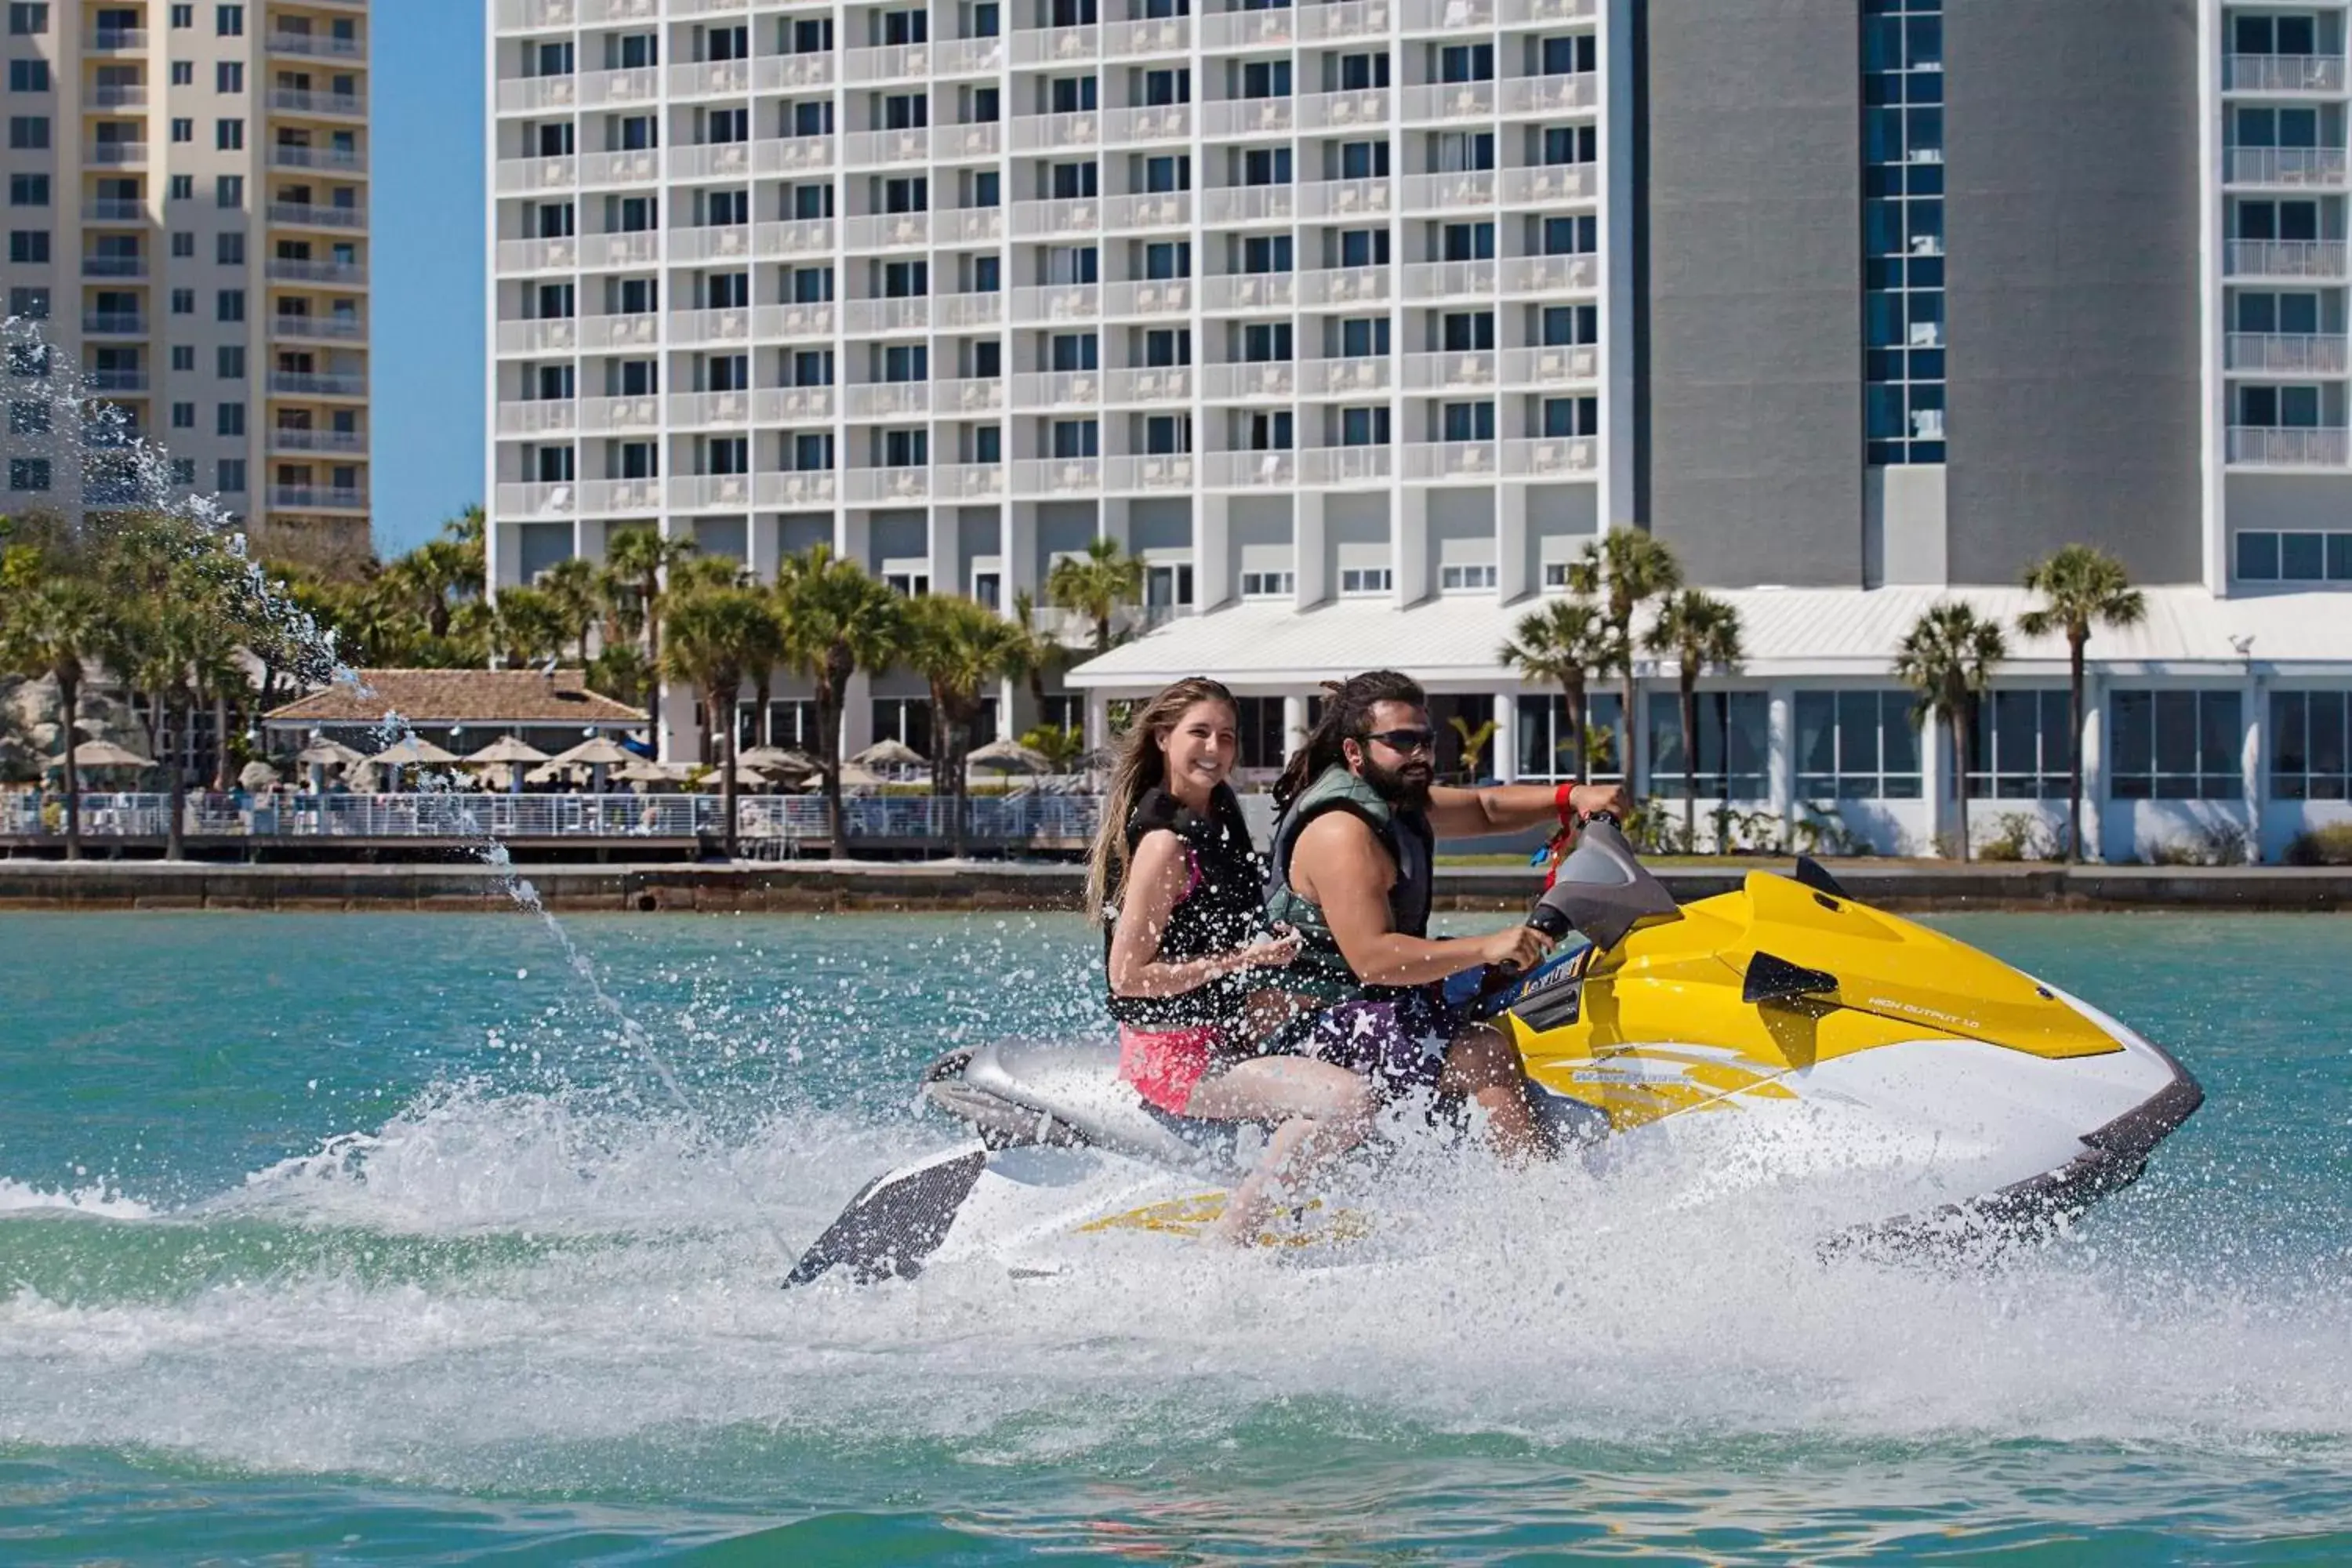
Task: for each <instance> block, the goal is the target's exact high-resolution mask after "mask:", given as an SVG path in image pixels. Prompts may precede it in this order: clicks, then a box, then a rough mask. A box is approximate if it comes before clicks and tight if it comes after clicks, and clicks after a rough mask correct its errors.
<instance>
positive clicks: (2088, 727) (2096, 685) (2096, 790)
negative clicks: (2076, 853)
mask: <svg viewBox="0 0 2352 1568" xmlns="http://www.w3.org/2000/svg"><path fill="white" fill-rule="evenodd" d="M2106 799H2107V687H2106V682H2105V681H2104V680H2101V679H2099V678H2098V676H2097V675H2095V674H2094V673H2093V672H2091V671H2089V670H2085V671H2084V672H2083V858H2084V860H2086V861H2094V860H2105V858H2107V839H2106V830H2107V815H2106Z"/></svg>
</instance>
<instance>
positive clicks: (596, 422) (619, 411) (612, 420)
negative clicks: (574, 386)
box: [580, 394, 662, 433]
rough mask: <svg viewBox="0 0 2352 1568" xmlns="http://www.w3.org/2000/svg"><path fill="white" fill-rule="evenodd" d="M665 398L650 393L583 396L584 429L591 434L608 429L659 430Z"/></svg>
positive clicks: (582, 422) (581, 408)
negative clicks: (662, 399)
mask: <svg viewBox="0 0 2352 1568" xmlns="http://www.w3.org/2000/svg"><path fill="white" fill-rule="evenodd" d="M661 416H662V405H661V399H660V398H658V397H656V396H654V395H650V394H646V395H641V396H637V397H583V398H582V399H581V400H580V427H581V428H582V429H583V430H586V431H589V432H591V433H601V432H604V431H608V430H658V429H659V428H661Z"/></svg>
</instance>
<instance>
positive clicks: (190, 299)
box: [172, 289, 196, 369]
mask: <svg viewBox="0 0 2352 1568" xmlns="http://www.w3.org/2000/svg"><path fill="white" fill-rule="evenodd" d="M195 313H196V291H195V290H194V289H173V290H172V314H173V315H175V316H193V315H194V314H195ZM188 352H189V353H195V352H196V351H195V350H194V349H190V350H189V351H188ZM189 368H192V369H193V368H194V367H193V366H191V367H189Z"/></svg>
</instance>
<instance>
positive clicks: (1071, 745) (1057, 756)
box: [1021, 724, 1087, 773]
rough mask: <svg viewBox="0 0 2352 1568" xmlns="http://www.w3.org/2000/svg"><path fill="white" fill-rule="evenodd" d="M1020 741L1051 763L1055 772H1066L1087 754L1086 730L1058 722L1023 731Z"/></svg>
mask: <svg viewBox="0 0 2352 1568" xmlns="http://www.w3.org/2000/svg"><path fill="white" fill-rule="evenodd" d="M1021 743H1022V744H1023V745H1024V746H1026V747H1028V748H1029V749H1030V750H1031V751H1033V752H1036V753H1038V754H1039V755H1040V756H1042V757H1044V758H1045V760H1046V761H1047V762H1048V763H1052V764H1053V767H1054V771H1055V773H1068V772H1069V771H1070V770H1071V768H1072V767H1073V766H1074V765H1075V764H1076V762H1077V760H1078V759H1079V758H1080V757H1083V756H1085V755H1086V754H1087V732H1086V731H1084V730H1078V729H1064V728H1063V727H1062V726H1061V725H1059V724H1040V725H1038V726H1037V727H1036V728H1035V729H1034V730H1031V731H1026V732H1025V733H1024V734H1023V735H1022V737H1021Z"/></svg>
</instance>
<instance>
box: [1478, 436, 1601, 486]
mask: <svg viewBox="0 0 2352 1568" xmlns="http://www.w3.org/2000/svg"><path fill="white" fill-rule="evenodd" d="M1502 446H1503V472H1504V474H1505V475H1506V476H1507V477H1508V478H1511V479H1561V478H1564V479H1576V478H1590V477H1591V475H1592V474H1593V473H1594V472H1595V471H1596V470H1597V469H1598V468H1599V466H1600V461H1601V443H1600V442H1599V441H1597V440H1595V439H1594V438H1593V437H1590V436H1542V437H1527V438H1525V439H1522V440H1516V441H1506V442H1504V443H1503V444H1502Z"/></svg>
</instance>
